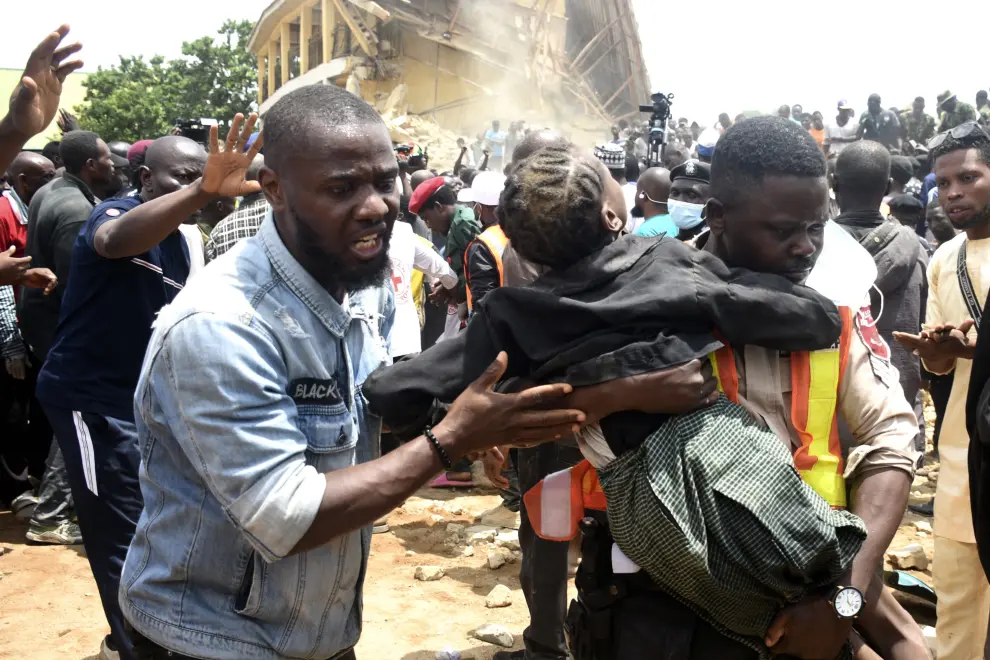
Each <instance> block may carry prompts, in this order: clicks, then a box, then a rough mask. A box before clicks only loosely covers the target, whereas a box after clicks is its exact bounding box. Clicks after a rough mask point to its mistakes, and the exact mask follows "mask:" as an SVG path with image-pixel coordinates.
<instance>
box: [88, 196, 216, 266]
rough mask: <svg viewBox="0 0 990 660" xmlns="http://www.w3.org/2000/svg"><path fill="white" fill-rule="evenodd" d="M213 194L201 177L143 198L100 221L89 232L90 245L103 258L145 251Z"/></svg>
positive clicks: (130, 255) (133, 254)
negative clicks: (205, 189) (180, 187)
mask: <svg viewBox="0 0 990 660" xmlns="http://www.w3.org/2000/svg"><path fill="white" fill-rule="evenodd" d="M215 198H216V195H215V194H210V193H207V192H205V191H204V190H203V185H202V179H197V180H196V181H195V182H194V183H193V184H192V185H190V186H188V187H186V188H183V189H182V190H177V191H175V192H173V193H169V194H167V195H162V196H161V197H158V198H157V199H153V200H151V201H149V202H145V203H144V204H142V205H141V206H138V207H136V208H134V209H132V210H130V211H128V212H127V213H125V214H124V215H122V216H120V217H119V218H115V219H113V220H108V221H107V222H105V223H103V224H102V225H100V228H99V229H97V230H96V234H95V235H94V236H93V249H94V250H96V252H97V254H99V255H100V256H101V257H104V258H106V259H123V258H125V257H133V256H136V255H139V254H142V253H144V252H147V251H148V250H150V249H151V248H153V247H155V246H156V245H158V244H159V243H161V242H162V241H163V240H165V239H166V238H167V237H168V235H169V234H171V233H172V232H174V231H175V230H176V229H178V228H179V225H181V224H182V223H183V222H185V221H186V219H187V218H189V216H191V215H192V214H193V213H195V212H196V211H197V210H199V209H201V208H203V206H204V205H205V204H206V203H207V202H208V201H210V200H211V199H215Z"/></svg>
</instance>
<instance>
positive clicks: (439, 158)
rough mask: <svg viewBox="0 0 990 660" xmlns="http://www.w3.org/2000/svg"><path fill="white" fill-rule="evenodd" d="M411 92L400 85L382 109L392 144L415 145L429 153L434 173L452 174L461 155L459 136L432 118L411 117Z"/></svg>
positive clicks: (380, 110) (380, 108)
mask: <svg viewBox="0 0 990 660" xmlns="http://www.w3.org/2000/svg"><path fill="white" fill-rule="evenodd" d="M407 92H408V88H407V87H406V86H405V85H397V86H396V88H395V89H394V90H392V93H391V94H390V95H389V97H388V100H386V101H385V103H384V106H382V107H379V112H381V114H382V119H384V120H385V125H386V126H387V127H388V132H389V135H390V136H391V137H392V141H393V142H396V143H398V144H415V145H417V146H418V147H420V148H421V149H423V150H424V151H426V152H427V154H428V155H429V166H430V168H431V169H435V170H436V171H438V172H443V171H446V170H452V169H453V168H454V162H455V161H456V160H457V156H458V155H459V153H460V150H459V149H458V148H457V138H458V137H459V136H458V135H457V134H456V133H453V132H451V131H448V130H446V129H444V128H441V127H440V125H439V124H437V123H436V122H435V121H433V119H431V118H429V117H426V116H420V115H411V114H408V111H409V105H408V104H407V103H406V94H407ZM465 139H466V140H467V139H468V138H467V137H465ZM469 141H470V140H469Z"/></svg>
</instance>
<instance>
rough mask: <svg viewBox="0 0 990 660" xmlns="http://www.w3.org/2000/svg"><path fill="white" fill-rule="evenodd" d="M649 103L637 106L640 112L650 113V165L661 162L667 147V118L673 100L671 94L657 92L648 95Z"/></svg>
mask: <svg viewBox="0 0 990 660" xmlns="http://www.w3.org/2000/svg"><path fill="white" fill-rule="evenodd" d="M650 100H651V101H652V104H651V105H641V106H639V111H640V112H644V113H645V112H649V113H650V137H649V144H650V147H649V152H648V154H647V157H648V158H649V160H650V167H659V166H660V165H662V164H663V154H664V150H665V149H666V148H667V120H669V119H670V106H671V104H672V103H673V102H674V95H673V94H666V95H665V94H664V93H663V92H657V93H656V94H654V95H653V96H651V97H650Z"/></svg>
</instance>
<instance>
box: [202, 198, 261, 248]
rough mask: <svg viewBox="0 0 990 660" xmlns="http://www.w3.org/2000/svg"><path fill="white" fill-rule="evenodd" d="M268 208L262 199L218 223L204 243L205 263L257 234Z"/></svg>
mask: <svg viewBox="0 0 990 660" xmlns="http://www.w3.org/2000/svg"><path fill="white" fill-rule="evenodd" d="M270 208H271V207H270V206H269V204H268V200H267V199H264V198H262V199H259V200H258V201H256V202H252V203H251V204H248V205H247V206H244V207H242V208H239V209H237V210H236V211H234V212H233V213H231V214H230V215H228V216H227V217H226V218H224V219H223V220H221V221H220V222H218V223H217V226H216V227H214V228H213V231H212V232H211V233H210V240H208V241H207V242H206V261H207V263H209V262H210V261H213V260H214V259H216V258H217V257H219V256H220V255H221V254H224V253H225V252H227V251H228V250H230V248H232V247H234V246H235V245H237V242H238V241H241V240H243V239H245V238H251V237H252V236H254V235H255V234H257V233H258V229H260V228H261V223H262V222H264V221H265V218H266V217H267V216H268V210H269V209H270Z"/></svg>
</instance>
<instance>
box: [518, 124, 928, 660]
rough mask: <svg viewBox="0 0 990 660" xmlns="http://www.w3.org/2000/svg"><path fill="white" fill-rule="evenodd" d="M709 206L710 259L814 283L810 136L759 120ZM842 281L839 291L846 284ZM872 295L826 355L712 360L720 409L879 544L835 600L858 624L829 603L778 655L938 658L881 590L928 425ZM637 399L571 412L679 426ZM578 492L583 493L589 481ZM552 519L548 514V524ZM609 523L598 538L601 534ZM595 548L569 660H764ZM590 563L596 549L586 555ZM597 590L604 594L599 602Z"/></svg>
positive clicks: (820, 165) (797, 618)
mask: <svg viewBox="0 0 990 660" xmlns="http://www.w3.org/2000/svg"><path fill="white" fill-rule="evenodd" d="M754 154H758V155H759V156H758V157H755V156H754ZM711 193H712V199H711V200H710V201H709V202H708V203H707V204H706V206H705V219H706V221H707V223H708V225H709V227H710V229H711V231H710V234H709V236H708V237H707V239H706V240H704V241H703V242H702V244H701V245H699V248H700V249H703V250H707V251H709V252H712V253H713V254H715V255H717V256H719V257H720V258H722V259H723V260H724V261H725V262H726V263H727V264H729V265H731V266H737V267H744V268H748V269H750V270H754V271H758V272H770V273H777V274H780V275H782V276H784V277H787V278H788V279H791V280H792V281H795V282H803V281H805V279H806V278H808V276H809V274H810V273H811V271H812V268H813V267H814V266H815V263H816V261H817V260H818V257H819V256H820V255H821V253H822V246H823V243H824V235H825V226H824V223H825V220H826V213H827V206H828V187H827V183H826V180H825V160H824V157H823V156H822V154H821V151H820V149H819V148H818V146H817V145H816V144H815V142H814V140H813V139H812V138H811V136H810V135H809V134H808V133H807V132H806V131H803V130H801V128H800V126H798V125H796V124H793V123H791V122H788V121H784V120H779V119H776V118H756V119H749V120H747V121H745V122H740V123H739V124H737V125H736V126H733V127H731V128H730V129H728V130H727V131H726V132H725V134H724V135H723V137H722V138H721V139H720V140H719V143H718V145H717V146H716V148H715V155H714V159H713V164H712V176H711ZM839 231H840V232H841V229H840V230H839ZM857 249H858V248H857ZM866 256H867V258H869V255H868V254H867V255H866ZM822 261H823V263H824V262H825V261H826V260H824V259H823V260H822ZM830 261H831V262H832V263H834V262H835V260H830ZM840 261H841V260H840ZM832 279H834V280H841V273H838V272H836V273H834V274H833V275H832ZM858 284H859V285H862V284H863V283H858ZM869 284H870V283H869V282H867V283H865V286H862V287H861V288H860V291H861V294H860V295H861V296H862V299H863V301H864V307H862V308H861V309H855V308H854V309H850V308H848V307H847V308H845V309H843V317H844V329H843V333H842V339H841V340H840V342H839V345H838V346H836V347H835V348H834V349H832V350H830V351H819V352H815V353H811V354H792V355H785V354H780V353H778V352H777V351H771V350H769V349H764V348H760V347H756V346H739V347H735V346H733V347H726V348H724V349H722V350H721V351H719V352H718V353H716V354H715V355H713V356H712V358H711V362H712V366H713V370H714V372H715V374H716V376H717V378H718V381H719V384H720V387H721V389H722V390H723V391H724V392H725V394H726V395H727V396H728V397H729V398H735V399H736V400H737V401H739V402H740V403H741V404H742V405H744V406H746V407H747V409H749V410H750V411H751V412H753V413H754V415H756V416H757V417H759V418H761V419H762V420H763V421H764V422H765V423H766V424H767V426H768V427H769V428H770V429H771V430H773V431H774V432H775V433H776V434H777V435H778V436H779V437H780V438H781V440H782V441H783V442H787V443H788V445H789V446H790V447H791V449H792V451H793V452H794V458H795V467H796V468H797V469H798V470H799V471H800V472H801V474H802V477H803V478H804V479H805V481H806V482H807V483H809V484H810V485H812V487H814V488H815V490H816V491H817V492H818V493H819V494H821V495H822V496H823V497H824V498H825V499H826V500H828V501H829V502H830V503H831V504H832V505H833V506H837V507H838V506H848V508H849V509H850V510H851V511H852V512H854V513H856V514H857V515H859V516H860V517H861V518H862V519H863V521H864V522H865V523H866V526H867V529H868V530H869V538H868V539H867V541H866V542H865V543H864V545H863V547H862V549H861V551H860V552H859V554H858V555H857V558H856V560H855V562H854V563H853V567H852V570H851V571H850V574H849V576H848V579H844V580H843V581H842V583H841V584H837V585H835V586H836V588H838V587H840V586H852V587H855V588H856V589H857V590H859V591H860V592H861V593H862V594H863V595H864V597H865V598H864V601H865V605H864V606H863V608H862V609H861V610H860V611H858V612H857V613H856V615H855V618H840V617H839V616H837V610H836V609H835V608H834V607H833V604H832V597H833V596H834V593H832V592H830V593H823V594H821V595H820V596H816V597H814V598H809V599H806V600H804V601H801V602H798V603H795V604H794V605H792V606H789V607H787V608H785V609H784V610H782V611H781V613H780V615H779V616H778V617H777V619H776V620H775V621H774V623H773V624H772V625H771V627H770V629H769V630H768V631H767V635H766V640H765V642H766V644H767V646H768V647H769V648H770V649H771V651H772V652H773V653H774V654H788V655H792V656H796V657H801V658H805V657H807V658H835V657H836V656H837V655H838V653H839V651H840V649H841V647H842V646H843V644H844V643H845V642H846V641H847V640H851V641H853V643H854V646H855V645H856V644H860V645H861V644H862V640H860V639H859V638H858V636H857V634H856V633H855V632H854V631H853V624H854V623H855V624H856V627H857V628H858V629H860V630H863V631H866V632H867V633H868V634H869V637H870V638H871V641H872V643H874V644H875V645H876V650H877V651H878V652H880V653H881V655H882V657H898V658H900V657H911V658H914V657H918V658H925V657H928V655H927V649H926V648H925V645H924V640H923V638H922V636H921V633H920V630H919V629H918V628H917V625H916V624H915V623H914V622H913V621H912V620H911V618H910V616H908V615H907V613H906V612H904V610H903V609H902V608H900V606H899V605H897V603H896V602H895V601H893V599H892V597H891V596H890V595H889V594H888V593H886V592H885V591H884V590H883V587H882V585H881V584H880V582H879V580H878V579H877V578H876V571H877V568H878V567H879V566H881V564H882V561H883V555H884V552H885V551H886V549H887V547H888V545H889V543H890V541H891V539H892V538H893V535H894V533H895V531H896V530H897V526H898V524H899V523H900V521H901V516H902V514H903V512H904V509H905V505H906V503H907V498H908V491H909V487H910V484H911V481H912V478H913V473H914V465H915V462H916V460H917V457H918V455H917V453H916V451H915V450H914V447H913V439H914V435H915V434H916V433H917V420H916V418H915V416H914V412H913V410H912V407H911V406H910V405H909V404H908V403H907V401H906V400H905V399H904V395H903V393H902V391H901V389H900V385H899V383H898V382H897V378H896V376H895V377H894V378H890V377H889V374H888V373H887V370H889V369H890V368H891V367H890V364H889V352H888V349H887V347H886V344H885V343H884V342H883V340H882V339H880V337H879V334H878V333H877V332H876V329H875V327H874V322H873V320H872V318H871V315H870V311H869V306H868V301H866V296H865V294H866V290H867V288H868V286H869ZM642 383H643V380H642V378H639V379H637V378H636V377H634V378H628V379H623V380H616V381H611V382H609V383H605V384H603V385H600V386H598V387H596V388H589V389H588V390H583V391H579V392H578V393H576V395H577V396H580V397H581V398H582V399H583V400H582V401H581V402H577V403H575V405H580V406H582V409H584V410H586V411H588V413H589V417H593V418H594V417H597V418H599V419H600V418H601V417H604V416H605V415H608V414H611V413H613V412H617V411H619V410H627V409H633V410H642V411H643V412H651V413H664V412H667V413H670V412H677V411H676V410H671V409H670V403H669V402H667V401H664V400H663V399H664V397H663V393H657V395H656V398H655V400H654V401H652V402H646V401H644V397H643V394H642V392H638V393H637V390H638V389H639V388H640V387H642ZM654 391H655V390H654ZM839 417H841V418H842V419H843V420H844V421H845V423H846V425H847V426H848V427H849V429H850V431H851V435H852V443H851V446H850V447H847V448H843V447H841V446H840V444H839V441H838V434H837V424H838V418H839ZM603 447H604V452H603V451H602V449H603ZM582 449H584V450H585V451H584V453H585V455H586V456H589V457H594V460H593V461H592V462H593V463H595V465H596V467H601V465H600V463H601V462H603V461H604V462H607V461H608V460H609V459H610V458H613V457H611V456H609V455H608V450H607V446H606V445H604V444H603V443H598V444H597V445H596V447H595V451H594V452H591V451H588V450H587V447H582ZM551 479H553V477H551ZM759 479H760V475H759V474H754V475H753V480H754V483H758V482H759ZM549 481H550V480H548V481H547V482H544V488H546V487H547V484H548V483H549ZM581 483H582V484H586V482H585V481H584V478H583V477H582V481H581ZM574 492H575V498H576V500H577V501H589V500H591V499H592V498H593V496H594V489H593V488H590V487H584V486H582V487H580V488H577V489H575V491H574ZM533 508H534V507H531V509H533ZM542 510H543V512H544V514H545V513H546V508H545V507H544V508H543V509H542ZM546 517H547V516H546V515H544V518H546ZM599 521H600V522H599V525H598V526H599V527H602V526H603V525H604V523H603V522H602V521H603V519H602V518H599ZM542 522H545V521H542ZM595 535H597V536H601V535H600V534H598V533H597V532H595ZM599 540H603V541H604V542H605V544H606V547H605V548H604V550H605V554H604V555H603V554H602V552H600V551H598V550H594V551H593V553H594V556H589V555H588V554H585V556H584V559H583V560H582V568H581V571H582V572H584V571H587V572H588V573H590V572H597V573H598V574H597V575H595V576H594V577H593V578H592V579H588V575H585V576H584V577H585V579H583V580H582V575H581V573H580V572H579V576H578V585H579V594H580V596H581V600H582V602H581V605H580V606H579V608H578V609H581V610H583V611H578V612H577V614H576V615H574V616H573V617H572V615H573V614H574V612H575V608H574V606H572V615H569V623H570V626H571V637H572V638H573V639H577V640H578V644H577V648H574V649H572V652H573V653H574V655H575V657H576V658H577V660H588V659H589V658H590V659H594V660H611V659H613V658H622V659H623V660H639V659H641V658H642V659H644V660H645V659H646V658H655V657H671V658H683V659H688V658H691V659H693V658H699V659H700V658H713V657H718V658H740V659H743V658H747V659H748V658H755V657H758V654H756V652H755V651H753V650H751V649H749V648H747V647H744V646H741V645H740V644H738V643H736V642H734V641H732V640H729V639H728V638H726V637H724V636H722V635H720V634H719V633H717V632H716V631H715V630H714V629H713V628H712V627H711V626H709V625H708V624H707V623H705V622H704V621H703V620H701V619H700V618H699V617H697V616H696V615H695V614H694V613H693V612H692V611H691V610H690V609H688V608H686V607H685V606H684V605H682V604H680V603H678V602H676V601H675V600H674V599H672V598H671V597H670V596H668V595H666V594H665V593H664V592H662V591H660V590H659V587H657V586H656V585H655V584H652V583H651V582H650V580H648V579H646V578H645V576H644V575H643V574H642V573H639V574H637V575H635V576H633V577H632V578H630V576H623V575H618V573H620V572H629V571H630V570H635V567H634V568H633V569H629V568H628V567H627V568H625V569H622V568H620V564H621V562H619V561H615V560H613V561H611V562H609V561H607V558H608V557H609V555H608V551H609V550H611V548H610V547H608V546H611V541H610V537H608V536H607V532H606V535H605V536H603V537H602V538H601V539H599ZM591 547H601V546H600V544H599V545H598V546H591ZM588 548H589V543H588V542H587V535H586V542H585V545H584V550H585V551H586V552H587V551H588ZM603 556H604V557H605V558H606V560H605V561H603V560H602V557H603ZM607 564H611V566H609V565H607ZM627 578H629V579H627ZM633 578H634V579H633ZM587 585H593V587H592V588H591V589H590V591H589V590H588V589H587V588H586V587H587ZM594 585H598V586H599V587H601V588H600V589H597V590H596V588H595V587H594ZM582 590H583V591H584V593H582ZM603 595H604V598H603ZM596 609H597V610H598V611H597V612H596V611H595V610H596ZM603 613H604V616H605V617H606V618H604V619H603V618H602V614H603ZM601 630H605V631H607V632H606V633H605V634H602V633H601V632H599V631H601ZM582 640H583V641H582ZM894 645H896V646H897V652H896V653H893V652H892V648H893V647H894Z"/></svg>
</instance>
